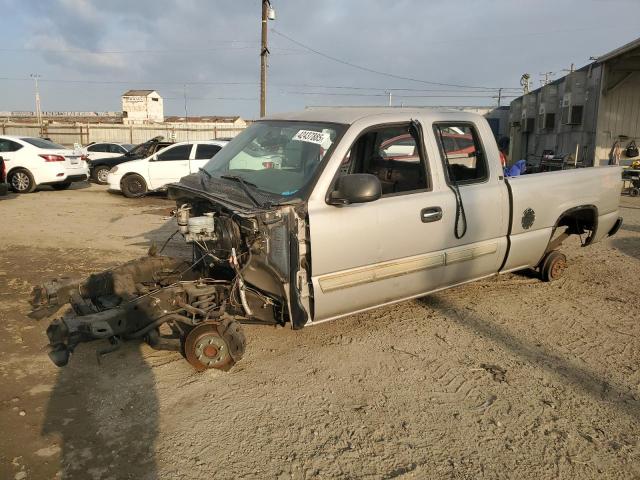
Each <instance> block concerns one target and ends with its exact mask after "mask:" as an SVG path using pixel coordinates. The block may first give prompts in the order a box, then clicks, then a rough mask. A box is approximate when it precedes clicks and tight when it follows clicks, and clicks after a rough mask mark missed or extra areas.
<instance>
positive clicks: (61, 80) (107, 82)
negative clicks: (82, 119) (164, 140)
mask: <svg viewBox="0 0 640 480" xmlns="http://www.w3.org/2000/svg"><path fill="white" fill-rule="evenodd" d="M0 80H9V81H29V80H30V79H29V78H27V77H9V76H7V77H0ZM41 82H44V83H47V82H48V83H80V84H93V85H131V84H155V85H184V84H185V83H186V84H187V85H203V86H207V85H216V86H217V85H228V86H256V85H258V83H257V82H217V81H199V80H198V81H195V80H194V81H189V80H187V81H158V80H81V79H74V78H69V79H64V78H57V79H54V78H47V79H42V80H41ZM272 85H273V86H274V87H283V88H327V89H337V90H355V91H362V90H365V91H366V90H368V91H380V92H386V91H393V92H441V93H442V92H460V93H464V92H467V93H479V92H482V91H485V92H487V93H495V92H496V90H497V89H492V88H487V89H486V90H478V89H474V90H465V89H455V90H451V89H428V88H394V87H391V88H390V87H353V86H349V85H321V84H309V83H302V84H288V83H283V84H276V83H274V84H272ZM503 90H511V91H520V89H519V88H504V89H503Z"/></svg>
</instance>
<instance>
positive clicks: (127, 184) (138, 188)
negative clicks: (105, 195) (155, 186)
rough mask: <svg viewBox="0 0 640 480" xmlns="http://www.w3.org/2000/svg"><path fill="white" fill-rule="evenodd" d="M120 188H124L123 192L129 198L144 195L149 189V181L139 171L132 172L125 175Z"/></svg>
mask: <svg viewBox="0 0 640 480" xmlns="http://www.w3.org/2000/svg"><path fill="white" fill-rule="evenodd" d="M120 189H121V190H122V194H123V195H124V196H125V197H127V198H139V197H143V196H144V195H146V193H147V191H148V189H147V182H145V181H144V178H142V177H141V176H140V175H138V174H137V173H132V174H130V175H127V176H126V177H124V178H123V179H122V181H121V182H120Z"/></svg>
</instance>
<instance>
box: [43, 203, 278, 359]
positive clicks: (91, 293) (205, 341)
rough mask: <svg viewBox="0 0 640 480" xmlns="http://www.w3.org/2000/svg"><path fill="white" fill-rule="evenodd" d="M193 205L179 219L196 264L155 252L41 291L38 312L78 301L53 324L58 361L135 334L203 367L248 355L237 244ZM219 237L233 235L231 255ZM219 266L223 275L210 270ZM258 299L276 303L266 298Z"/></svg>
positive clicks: (53, 348) (262, 303)
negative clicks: (87, 345) (223, 252)
mask: <svg viewBox="0 0 640 480" xmlns="http://www.w3.org/2000/svg"><path fill="white" fill-rule="evenodd" d="M189 209H190V207H189V206H187V205H185V206H183V207H181V208H179V209H178V210H177V211H176V219H177V221H178V227H179V232H180V233H182V235H183V236H184V238H185V240H186V241H187V242H188V243H192V244H193V257H194V259H193V261H192V262H187V261H184V260H181V259H177V258H171V257H166V256H156V255H155V253H154V252H153V251H152V252H151V253H150V256H148V257H144V258H140V259H138V260H133V261H130V262H128V263H125V264H124V265H121V266H119V267H117V268H114V269H111V270H107V271H105V272H101V273H98V274H93V275H91V276H89V277H88V278H87V279H84V280H72V279H68V278H66V279H58V280H53V281H50V282H47V283H44V284H43V285H41V286H39V287H36V288H35V289H34V292H33V298H32V302H31V303H32V306H33V307H34V313H33V314H32V315H33V316H35V317H36V318H38V317H40V318H42V317H45V316H50V315H52V314H53V313H55V312H56V311H58V310H59V309H60V307H61V306H63V305H66V304H69V305H70V307H71V308H70V309H68V311H67V312H65V313H64V314H63V315H62V316H61V317H59V318H56V319H55V320H53V321H52V322H51V324H50V325H49V327H48V329H47V336H48V337H49V344H50V353H49V357H50V358H51V360H52V361H53V362H54V363H55V364H56V365H57V366H59V367H62V366H64V365H66V364H67V363H68V361H69V358H70V356H71V354H72V353H73V351H74V349H75V348H76V347H77V345H78V344H80V343H82V342H89V341H93V340H103V339H106V340H107V341H108V346H106V347H105V348H101V349H100V350H98V351H97V354H98V359H100V357H101V356H102V355H104V354H106V353H109V352H113V351H115V350H117V349H118V348H119V346H120V344H121V342H122V341H124V340H131V339H142V340H145V341H146V342H147V343H148V344H149V345H151V346H152V347H154V348H158V349H168V350H176V351H180V352H181V353H182V354H183V355H184V356H185V358H186V359H187V361H189V363H191V365H193V367H194V368H196V369H197V370H204V369H207V368H217V369H221V370H228V369H229V368H231V366H233V365H234V364H235V363H236V362H237V361H239V360H240V359H241V358H242V355H243V354H244V351H245V343H246V341H245V336H244V334H243V332H242V329H241V326H240V322H239V320H241V319H243V320H248V319H250V318H251V317H252V312H251V307H250V306H249V302H248V300H247V294H246V287H245V285H244V282H243V280H242V274H241V267H240V263H239V261H238V257H237V255H236V249H235V247H233V246H232V242H231V240H230V239H229V238H228V237H229V234H228V233H220V232H218V233H216V229H215V224H214V218H213V214H211V213H208V214H207V215H203V216H197V217H189ZM176 233H178V232H176ZM174 235H175V234H174ZM232 236H233V235H232ZM219 237H227V238H226V240H227V243H228V245H227V248H229V249H230V252H231V254H230V255H229V256H228V257H226V256H225V258H220V257H218V256H216V253H217V254H220V252H219V251H218V250H215V249H212V248H210V247H209V245H208V242H216V241H217V240H219V239H220V238H219ZM213 271H215V272H216V278H211V277H209V276H208V275H209V274H211V273H212V272H213ZM252 298H254V299H255V298H256V296H255V295H253V296H252ZM254 303H255V301H254ZM258 303H259V304H260V306H261V307H262V308H263V309H264V308H270V307H271V306H272V302H271V301H270V300H269V299H267V298H264V299H262V300H261V301H260V302H258ZM269 304H271V305H269ZM271 313H273V311H272V310H271Z"/></svg>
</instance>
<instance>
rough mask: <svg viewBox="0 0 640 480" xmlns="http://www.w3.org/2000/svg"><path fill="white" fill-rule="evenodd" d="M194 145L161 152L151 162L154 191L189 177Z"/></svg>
mask: <svg viewBox="0 0 640 480" xmlns="http://www.w3.org/2000/svg"><path fill="white" fill-rule="evenodd" d="M192 150H193V144H192V143H182V144H179V145H174V146H171V147H167V148H165V149H164V150H161V151H160V152H159V153H157V154H156V155H154V156H153V157H152V158H151V159H150V160H149V183H150V186H151V188H152V189H156V188H160V187H163V186H165V185H167V184H169V183H173V182H177V181H178V180H180V179H181V178H182V177H184V176H186V175H189V160H190V158H191V151H192Z"/></svg>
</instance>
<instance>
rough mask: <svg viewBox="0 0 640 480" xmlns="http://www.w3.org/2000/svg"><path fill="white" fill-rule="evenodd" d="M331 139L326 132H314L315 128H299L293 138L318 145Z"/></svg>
mask: <svg viewBox="0 0 640 480" xmlns="http://www.w3.org/2000/svg"><path fill="white" fill-rule="evenodd" d="M328 139H329V134H328V133H325V132H314V131H313V130H298V133H296V134H295V135H294V136H293V138H292V140H298V141H300V142H309V143H315V144H317V145H321V144H323V143H324V142H325V141H326V140H328Z"/></svg>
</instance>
